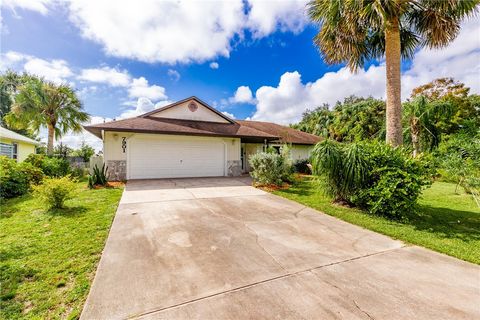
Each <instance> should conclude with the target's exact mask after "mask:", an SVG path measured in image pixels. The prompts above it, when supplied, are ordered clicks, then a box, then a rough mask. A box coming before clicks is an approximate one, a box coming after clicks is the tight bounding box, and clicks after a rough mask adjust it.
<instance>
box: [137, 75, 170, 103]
mask: <svg viewBox="0 0 480 320" xmlns="http://www.w3.org/2000/svg"><path fill="white" fill-rule="evenodd" d="M128 94H129V96H130V97H132V98H148V99H150V100H163V99H167V95H166V94H165V88H164V87H160V86H157V85H149V84H148V80H147V79H145V78H144V77H140V78H137V79H133V81H132V83H131V85H130V88H129V89H128Z"/></svg>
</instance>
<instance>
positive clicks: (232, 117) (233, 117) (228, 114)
mask: <svg viewBox="0 0 480 320" xmlns="http://www.w3.org/2000/svg"><path fill="white" fill-rule="evenodd" d="M222 113H223V114H224V115H226V116H227V117H229V118H230V119H235V116H234V115H233V113H230V112H227V111H222Z"/></svg>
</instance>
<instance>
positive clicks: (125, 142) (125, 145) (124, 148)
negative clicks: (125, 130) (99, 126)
mask: <svg viewBox="0 0 480 320" xmlns="http://www.w3.org/2000/svg"><path fill="white" fill-rule="evenodd" d="M122 150H123V153H125V150H127V137H122Z"/></svg>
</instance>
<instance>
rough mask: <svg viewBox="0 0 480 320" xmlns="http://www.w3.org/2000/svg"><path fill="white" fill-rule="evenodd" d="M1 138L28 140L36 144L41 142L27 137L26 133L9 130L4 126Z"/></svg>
mask: <svg viewBox="0 0 480 320" xmlns="http://www.w3.org/2000/svg"><path fill="white" fill-rule="evenodd" d="M1 138H4V139H10V140H15V141H22V142H26V143H30V144H34V145H39V144H40V142H38V141H35V140H33V139H30V138H29V137H25V136H24V135H21V134H19V133H16V132H14V131H11V130H8V129H6V128H4V127H0V139H1Z"/></svg>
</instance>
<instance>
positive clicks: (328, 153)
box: [312, 140, 432, 219]
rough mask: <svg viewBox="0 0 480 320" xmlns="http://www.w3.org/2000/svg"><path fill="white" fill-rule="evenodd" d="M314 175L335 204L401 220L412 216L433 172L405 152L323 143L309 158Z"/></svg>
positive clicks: (378, 146)
mask: <svg viewBox="0 0 480 320" xmlns="http://www.w3.org/2000/svg"><path fill="white" fill-rule="evenodd" d="M312 158H313V166H314V173H315V174H319V175H321V176H322V177H323V178H324V179H325V180H326V182H327V183H326V185H327V191H328V192H329V193H330V194H331V195H332V196H333V197H334V198H335V200H336V201H346V202H348V203H350V204H353V205H355V206H357V207H360V208H363V209H365V210H366V211H368V212H369V213H371V214H376V215H383V216H386V217H389V218H394V219H400V218H402V217H405V216H406V215H407V214H408V213H411V212H412V211H413V209H414V207H415V204H416V202H417V199H418V197H419V195H420V194H421V192H422V189H423V188H424V187H425V186H427V185H429V184H430V183H431V177H432V169H431V168H430V167H429V165H428V164H427V163H426V162H425V161H423V160H422V159H420V158H412V157H411V156H410V154H409V152H408V151H407V150H404V149H402V148H393V147H391V146H389V145H386V144H383V143H380V142H369V143H364V142H362V143H357V144H340V143H337V142H334V141H329V140H325V141H323V142H320V143H319V144H317V145H316V146H315V148H314V150H313V154H312Z"/></svg>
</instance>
